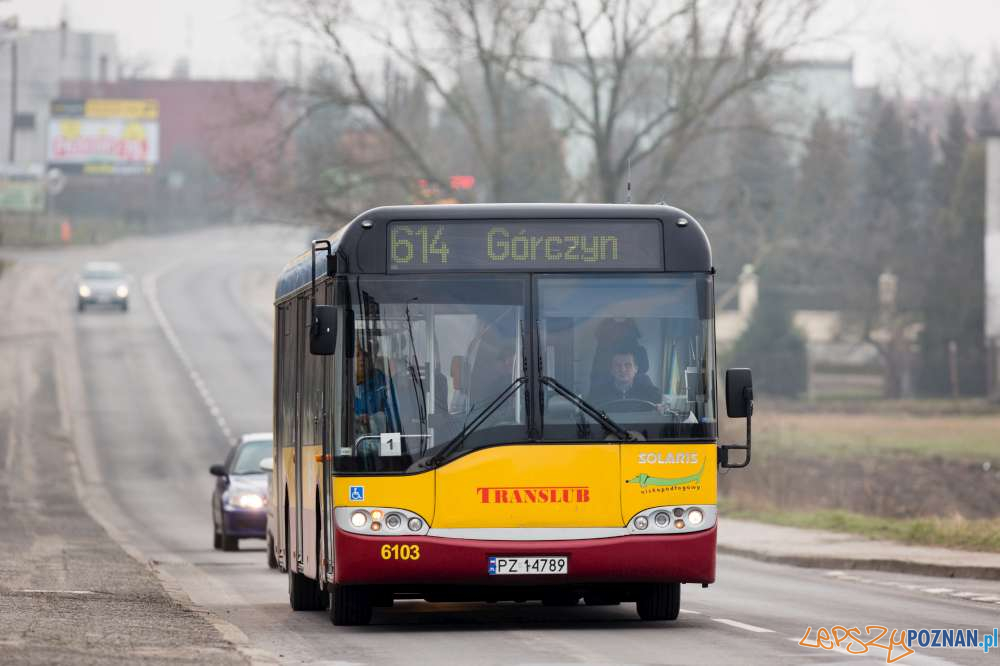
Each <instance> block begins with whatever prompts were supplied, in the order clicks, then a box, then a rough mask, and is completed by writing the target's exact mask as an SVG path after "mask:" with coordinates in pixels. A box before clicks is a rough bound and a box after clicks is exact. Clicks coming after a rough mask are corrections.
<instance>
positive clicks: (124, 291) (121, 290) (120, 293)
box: [115, 284, 128, 298]
mask: <svg viewBox="0 0 1000 666" xmlns="http://www.w3.org/2000/svg"><path fill="white" fill-rule="evenodd" d="M115 296H117V297H118V298H125V297H126V296H128V287H126V286H125V285H123V284H120V285H118V288H117V289H115Z"/></svg>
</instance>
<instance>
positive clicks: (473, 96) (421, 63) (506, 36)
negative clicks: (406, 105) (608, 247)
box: [272, 0, 545, 201]
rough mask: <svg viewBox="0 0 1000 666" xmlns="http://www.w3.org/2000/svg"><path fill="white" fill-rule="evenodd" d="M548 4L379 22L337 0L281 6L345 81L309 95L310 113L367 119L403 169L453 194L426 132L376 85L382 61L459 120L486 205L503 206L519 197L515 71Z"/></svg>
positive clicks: (413, 14) (395, 5)
mask: <svg viewBox="0 0 1000 666" xmlns="http://www.w3.org/2000/svg"><path fill="white" fill-rule="evenodd" d="M544 4H545V2H544V0H485V1H476V0H417V1H415V2H414V1H410V2H405V1H403V0H388V1H386V2H382V3H379V4H378V10H379V11H378V12H377V14H374V15H372V14H371V13H370V12H371V8H372V7H373V6H372V5H370V6H368V7H367V8H365V9H358V7H357V6H355V5H351V4H350V3H343V2H338V1H337V0H285V2H283V3H281V4H280V7H282V8H283V12H282V15H283V17H284V18H286V19H287V18H290V19H292V21H293V22H294V23H295V24H297V25H298V26H300V27H305V28H308V29H309V30H311V31H312V32H313V34H314V35H316V36H318V37H319V41H318V45H319V46H320V48H321V49H323V51H324V52H325V53H326V54H327V55H328V57H329V58H330V59H331V61H332V62H333V63H335V64H336V66H337V68H338V70H339V73H340V78H339V79H338V85H337V86H334V87H327V88H324V87H314V88H312V89H310V90H309V91H308V97H309V98H310V100H311V101H310V104H309V105H307V107H306V109H305V110H306V112H307V113H308V112H311V111H312V110H315V109H318V108H323V107H324V106H329V105H336V106H339V107H348V108H351V109H353V110H355V111H360V112H363V114H364V115H365V117H366V118H367V120H369V121H370V122H371V124H372V125H373V126H374V127H377V128H378V129H379V130H380V131H382V132H384V133H385V135H386V136H387V137H388V138H389V139H390V140H391V142H392V143H393V144H394V146H395V147H396V149H397V150H398V152H399V158H400V161H399V167H400V168H401V169H402V170H405V171H406V172H407V173H408V174H409V176H410V178H411V180H412V182H414V183H416V182H417V179H421V180H423V181H425V182H426V183H428V184H430V185H432V186H436V187H437V188H439V189H441V190H448V189H449V187H450V183H449V174H447V173H446V172H444V171H443V170H442V168H441V164H440V162H439V160H436V159H435V155H436V153H437V152H439V151H436V149H435V146H433V145H430V143H429V142H430V141H431V136H430V135H429V134H428V133H427V131H426V129H427V128H426V127H424V128H414V127H408V126H407V124H408V121H409V120H410V118H409V116H408V114H405V113H404V114H399V113H396V112H395V111H398V108H396V109H394V108H393V102H394V99H393V96H392V93H393V87H392V86H387V85H386V83H387V81H386V78H385V77H383V78H382V79H380V78H379V77H378V76H372V72H373V67H372V61H373V59H374V60H377V61H381V62H383V63H385V65H384V68H383V69H384V70H385V71H389V70H391V71H392V72H393V74H394V75H396V76H399V77H403V78H404V79H405V80H407V81H408V82H410V83H411V84H413V85H417V84H419V85H422V86H424V90H425V92H426V94H427V95H428V96H429V97H430V98H431V101H432V103H433V104H435V105H436V107H437V108H441V109H442V110H443V111H445V112H447V113H448V114H450V116H451V117H452V118H454V119H455V120H456V121H457V123H458V125H459V126H460V127H461V128H462V130H463V134H464V136H462V137H461V140H463V141H464V142H465V143H466V145H467V146H468V148H470V149H471V150H472V152H474V153H475V155H476V156H477V158H478V161H479V163H480V164H481V165H482V167H483V169H484V170H485V175H486V178H485V180H486V182H487V186H488V189H489V191H488V194H487V196H488V198H490V199H491V200H494V201H506V200H509V199H510V197H512V196H514V194H515V193H514V192H512V191H511V187H510V184H509V183H510V173H511V164H510V154H511V151H510V149H509V148H510V145H511V142H512V139H511V136H512V134H513V133H514V132H515V131H516V129H517V128H516V125H517V118H516V117H515V114H516V108H517V105H516V104H512V100H515V99H516V98H517V97H518V96H519V94H520V93H521V92H523V90H522V88H523V86H522V85H521V83H520V81H519V80H518V79H517V78H516V77H514V75H513V72H512V66H513V63H514V61H515V59H516V58H517V57H519V56H520V54H521V53H522V51H523V49H524V42H525V39H526V36H527V34H528V32H529V30H531V28H532V26H533V25H534V24H535V21H536V18H537V17H538V15H539V13H540V12H541V11H542V8H543V7H544ZM272 11H273V8H272ZM366 11H368V12H369V13H367V14H366V13H365V12H366ZM385 16H392V17H393V21H391V22H387V21H385V20H384V17H385ZM499 54H502V55H499ZM373 56H374V58H373Z"/></svg>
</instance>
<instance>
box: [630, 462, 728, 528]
mask: <svg viewBox="0 0 1000 666" xmlns="http://www.w3.org/2000/svg"><path fill="white" fill-rule="evenodd" d="M621 460H622V462H621V478H622V514H623V515H624V516H625V520H630V519H631V518H632V516H634V515H635V514H637V513H638V512H640V511H642V510H643V509H648V508H650V507H654V506H684V505H689V504H715V503H716V495H717V492H718V469H717V467H716V448H715V444H623V445H622V449H621Z"/></svg>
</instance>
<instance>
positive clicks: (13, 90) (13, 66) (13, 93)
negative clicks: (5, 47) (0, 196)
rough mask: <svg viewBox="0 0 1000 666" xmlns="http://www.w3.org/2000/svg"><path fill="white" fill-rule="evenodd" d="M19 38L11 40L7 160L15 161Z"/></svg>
mask: <svg viewBox="0 0 1000 666" xmlns="http://www.w3.org/2000/svg"><path fill="white" fill-rule="evenodd" d="M16 132H17V38H16V37H15V38H14V39H12V40H11V41H10V149H9V150H8V153H9V154H8V156H7V161H8V162H10V163H11V164H13V163H14V155H15V153H14V139H15V137H16V136H17V134H16Z"/></svg>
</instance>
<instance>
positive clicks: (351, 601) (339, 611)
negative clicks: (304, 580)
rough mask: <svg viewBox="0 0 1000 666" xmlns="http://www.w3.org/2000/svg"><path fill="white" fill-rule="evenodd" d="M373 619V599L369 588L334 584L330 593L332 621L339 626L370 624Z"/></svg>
mask: <svg viewBox="0 0 1000 666" xmlns="http://www.w3.org/2000/svg"><path fill="white" fill-rule="evenodd" d="M371 620H372V599H371V595H369V594H368V590H367V589H365V588H364V587H361V586H357V585H334V586H333V591H332V592H331V593H330V621H332V622H333V623H334V624H335V625H337V626H338V627H343V626H350V625H362V624H368V623H369V622H371Z"/></svg>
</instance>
